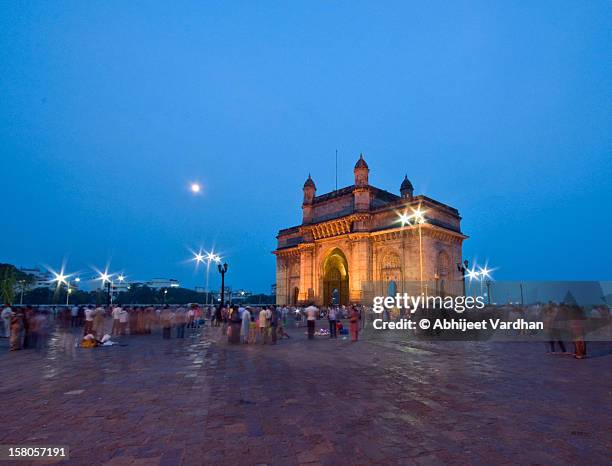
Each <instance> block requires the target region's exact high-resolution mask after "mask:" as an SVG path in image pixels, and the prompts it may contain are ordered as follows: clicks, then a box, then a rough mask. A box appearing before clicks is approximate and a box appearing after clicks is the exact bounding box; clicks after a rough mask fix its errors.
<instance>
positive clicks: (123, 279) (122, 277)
mask: <svg viewBox="0 0 612 466" xmlns="http://www.w3.org/2000/svg"><path fill="white" fill-rule="evenodd" d="M117 280H119V281H120V282H121V283H123V282H124V281H125V275H123V274H121V275H119V276H118V277H117Z"/></svg>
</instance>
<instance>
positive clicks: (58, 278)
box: [51, 270, 69, 288]
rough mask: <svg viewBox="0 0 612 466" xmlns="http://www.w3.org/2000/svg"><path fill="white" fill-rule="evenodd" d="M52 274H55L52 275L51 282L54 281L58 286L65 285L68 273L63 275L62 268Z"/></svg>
mask: <svg viewBox="0 0 612 466" xmlns="http://www.w3.org/2000/svg"><path fill="white" fill-rule="evenodd" d="M53 275H55V276H54V277H53V279H52V280H51V281H52V282H56V283H57V287H58V288H59V287H60V286H61V285H65V284H67V283H68V282H67V279H68V277H69V275H64V271H63V270H62V271H61V272H60V273H57V272H53Z"/></svg>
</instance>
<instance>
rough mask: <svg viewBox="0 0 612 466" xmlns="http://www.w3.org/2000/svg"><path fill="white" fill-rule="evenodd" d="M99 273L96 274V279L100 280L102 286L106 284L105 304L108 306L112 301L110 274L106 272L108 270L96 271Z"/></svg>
mask: <svg viewBox="0 0 612 466" xmlns="http://www.w3.org/2000/svg"><path fill="white" fill-rule="evenodd" d="M98 273H99V274H100V275H99V276H98V280H100V282H102V287H104V285H105V284H106V305H107V306H110V305H111V301H112V293H111V286H112V276H113V275H112V274H109V273H108V270H104V272H98Z"/></svg>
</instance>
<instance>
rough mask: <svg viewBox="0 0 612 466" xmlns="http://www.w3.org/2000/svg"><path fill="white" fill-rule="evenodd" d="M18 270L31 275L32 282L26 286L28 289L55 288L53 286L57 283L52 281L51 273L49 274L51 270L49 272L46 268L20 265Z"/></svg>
mask: <svg viewBox="0 0 612 466" xmlns="http://www.w3.org/2000/svg"><path fill="white" fill-rule="evenodd" d="M19 271H20V272H23V273H25V274H28V275H32V276H33V277H34V282H33V283H32V284H30V285H29V286H28V288H29V289H35V288H49V289H55V287H56V286H57V284H56V283H55V282H54V281H53V275H51V272H49V271H48V270H41V269H40V268H38V267H36V268H32V269H28V268H25V267H22V268H20V269H19Z"/></svg>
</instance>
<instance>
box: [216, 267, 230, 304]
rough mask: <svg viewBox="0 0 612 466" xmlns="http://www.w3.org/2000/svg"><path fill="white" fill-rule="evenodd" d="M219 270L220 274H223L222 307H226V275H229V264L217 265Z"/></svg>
mask: <svg viewBox="0 0 612 466" xmlns="http://www.w3.org/2000/svg"><path fill="white" fill-rule="evenodd" d="M217 268H218V269H219V273H220V274H221V307H224V306H225V274H226V273H227V269H228V265H227V262H226V263H224V264H223V265H221V263H220V262H219V263H218V264H217Z"/></svg>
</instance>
